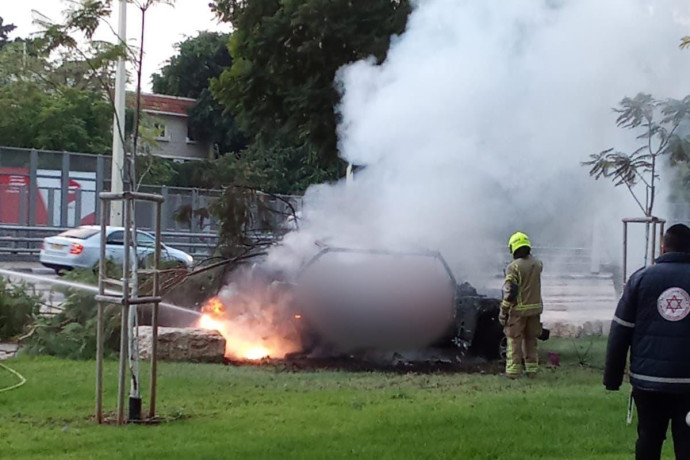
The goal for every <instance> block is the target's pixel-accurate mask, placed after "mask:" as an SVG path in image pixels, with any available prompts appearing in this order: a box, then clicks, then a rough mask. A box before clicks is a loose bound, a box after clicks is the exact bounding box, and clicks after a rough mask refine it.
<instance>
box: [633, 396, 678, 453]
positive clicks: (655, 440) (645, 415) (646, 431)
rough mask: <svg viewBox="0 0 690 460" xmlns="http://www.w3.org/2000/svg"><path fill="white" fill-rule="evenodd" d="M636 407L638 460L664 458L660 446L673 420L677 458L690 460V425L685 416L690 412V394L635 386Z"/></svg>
mask: <svg viewBox="0 0 690 460" xmlns="http://www.w3.org/2000/svg"><path fill="white" fill-rule="evenodd" d="M633 399H634V400H635V405H636V406H637V444H636V446H635V458H636V459H637V460H657V459H660V458H661V446H662V445H663V443H664V439H666V431H667V430H668V422H669V421H670V422H671V434H672V435H673V448H674V450H675V452H676V459H677V460H690V427H688V425H687V424H686V423H685V417H686V415H687V413H688V412H690V394H685V395H683V394H672V393H661V392H657V391H645V390H640V389H637V388H634V389H633Z"/></svg>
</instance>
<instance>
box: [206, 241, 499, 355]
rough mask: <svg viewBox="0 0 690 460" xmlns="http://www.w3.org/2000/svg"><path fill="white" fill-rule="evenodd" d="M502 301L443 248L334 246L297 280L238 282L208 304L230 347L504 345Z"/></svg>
mask: <svg viewBox="0 0 690 460" xmlns="http://www.w3.org/2000/svg"><path fill="white" fill-rule="evenodd" d="M499 305H500V301H499V300H498V299H492V298H487V297H485V296H482V295H479V294H478V293H477V291H476V290H475V289H474V288H472V287H471V286H470V285H468V284H466V283H465V284H458V283H457V281H456V280H455V277H454V276H453V273H452V271H451V270H450V268H449V267H448V265H447V263H446V261H445V260H444V259H443V257H442V256H441V254H440V253H438V252H390V251H380V250H359V249H347V248H333V247H326V248H323V249H322V250H320V251H319V252H318V253H317V254H316V255H315V256H314V257H313V258H312V259H311V260H310V261H309V262H308V263H306V264H305V265H304V266H303V268H302V269H301V270H300V271H299V273H298V274H297V275H296V276H295V277H294V279H291V280H275V279H274V280H270V279H262V280H260V281H257V280H256V279H252V280H251V281H246V280H245V282H241V283H237V284H231V285H230V286H229V287H228V288H226V289H225V290H224V291H221V293H220V294H219V295H218V297H215V298H212V299H210V300H209V302H207V304H206V305H205V306H204V307H203V309H202V313H203V314H202V317H201V319H200V320H199V323H198V326H199V327H203V328H206V329H216V330H219V331H220V332H221V333H222V334H223V335H224V336H225V338H226V341H227V350H226V356H227V357H228V358H230V359H236V360H253V359H260V358H265V357H271V358H284V357H285V356H288V355H293V354H300V355H309V356H326V355H328V356H335V355H342V354H348V355H357V354H363V353H367V352H369V351H372V350H376V351H402V352H406V351H412V350H421V349H427V348H430V347H433V348H448V349H452V350H454V351H456V352H457V351H460V352H461V353H465V352H472V353H474V354H478V355H481V356H484V357H486V358H489V359H494V358H499V357H501V356H504V354H505V337H504V335H503V332H502V328H501V326H500V324H499V323H498V313H499Z"/></svg>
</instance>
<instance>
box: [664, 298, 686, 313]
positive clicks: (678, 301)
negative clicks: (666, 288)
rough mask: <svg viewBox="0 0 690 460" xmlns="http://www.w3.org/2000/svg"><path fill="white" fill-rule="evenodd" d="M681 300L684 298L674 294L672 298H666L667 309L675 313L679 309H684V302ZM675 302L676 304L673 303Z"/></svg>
mask: <svg viewBox="0 0 690 460" xmlns="http://www.w3.org/2000/svg"><path fill="white" fill-rule="evenodd" d="M681 302H682V299H679V298H678V297H676V295H675V294H674V295H673V297H671V298H670V299H666V310H669V311H671V312H673V313H675V312H676V311H678V310H682V309H683V304H682V303H681ZM674 303H675V305H673V304H674Z"/></svg>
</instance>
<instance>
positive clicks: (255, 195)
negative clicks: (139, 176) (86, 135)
mask: <svg viewBox="0 0 690 460" xmlns="http://www.w3.org/2000/svg"><path fill="white" fill-rule="evenodd" d="M107 190H110V157H107V156H103V155H92V154H80V153H71V152H54V151H44V150H33V149H20V148H12V147H0V253H7V251H17V250H25V251H34V252H36V251H37V250H38V245H39V244H40V240H41V239H42V237H43V236H47V235H48V234H51V233H52V234H54V232H56V231H60V230H63V229H66V228H69V227H75V226H78V225H88V224H95V223H97V222H99V218H100V215H101V212H102V211H103V210H102V209H101V203H100V200H99V199H98V195H99V193H100V192H102V191H107ZM139 191H141V192H146V193H154V194H160V195H162V196H163V197H164V198H165V202H164V204H163V209H162V211H163V216H162V217H163V221H162V230H163V234H164V237H165V238H166V240H165V241H166V242H168V243H170V244H175V243H185V244H186V245H187V246H186V247H187V248H201V247H202V246H203V247H204V248H207V247H208V241H211V240H214V239H215V241H216V242H217V236H216V235H217V233H218V224H219V222H218V220H217V218H216V216H215V215H214V213H213V212H212V209H213V206H214V203H215V202H216V201H217V200H218V198H219V197H220V196H221V194H222V191H220V190H204V189H194V188H182V187H167V186H149V185H144V186H142V187H140V189H139ZM242 193H246V191H244V192H242ZM251 199H252V200H254V203H250V205H249V208H250V214H251V218H249V219H247V224H246V228H245V231H247V232H248V233H261V232H265V231H266V230H267V229H269V228H280V227H281V226H284V225H285V223H286V222H287V220H288V216H289V215H290V214H292V212H293V210H294V209H299V208H300V207H301V197H298V196H275V195H268V194H264V193H260V192H252V193H251ZM135 212H136V222H137V226H138V227H139V228H142V229H144V230H146V229H151V228H153V217H154V213H153V212H152V211H151V209H150V206H149V205H148V204H147V203H138V204H137V207H136V211H135ZM195 245H198V246H195Z"/></svg>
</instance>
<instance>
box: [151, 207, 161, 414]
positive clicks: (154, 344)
mask: <svg viewBox="0 0 690 460" xmlns="http://www.w3.org/2000/svg"><path fill="white" fill-rule="evenodd" d="M161 217H162V203H156V219H155V221H154V225H155V227H154V228H155V230H156V243H155V244H156V246H155V248H154V250H153V270H154V271H153V297H158V296H159V295H160V273H159V271H158V270H159V269H160V259H161V244H162V239H161V220H162V219H161ZM157 373H158V302H154V303H153V312H152V315H151V382H150V384H151V388H150V398H151V402H150V404H149V418H154V417H155V416H156V384H157Z"/></svg>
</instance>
